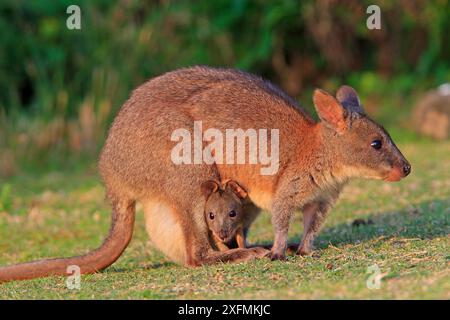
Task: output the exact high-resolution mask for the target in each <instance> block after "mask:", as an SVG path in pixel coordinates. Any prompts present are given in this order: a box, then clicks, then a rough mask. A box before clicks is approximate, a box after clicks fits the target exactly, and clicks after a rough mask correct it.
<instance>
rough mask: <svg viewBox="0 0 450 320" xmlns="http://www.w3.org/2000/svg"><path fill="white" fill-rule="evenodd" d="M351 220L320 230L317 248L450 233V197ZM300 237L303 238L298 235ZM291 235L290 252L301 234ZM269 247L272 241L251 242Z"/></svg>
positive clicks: (426, 237) (315, 244)
mask: <svg viewBox="0 0 450 320" xmlns="http://www.w3.org/2000/svg"><path fill="white" fill-rule="evenodd" d="M360 218H361V217H358V219H356V217H355V220H353V221H350V222H348V223H340V224H338V225H336V226H333V227H328V228H324V229H322V231H320V232H319V233H318V235H317V237H316V239H315V241H314V247H315V248H316V249H325V248H327V247H328V246H329V245H330V244H331V245H333V246H336V247H338V246H342V245H346V244H358V243H361V242H364V241H369V240H371V239H377V238H380V237H385V238H392V237H399V238H419V239H433V238H436V237H440V236H445V235H448V234H450V199H435V200H433V201H428V202H423V203H421V204H419V205H414V207H411V208H405V209H402V210H399V211H394V212H384V213H374V214H369V215H367V216H365V217H364V219H360ZM299 236H300V237H299ZM299 236H294V237H290V238H289V240H288V243H289V245H288V254H292V253H294V252H295V251H296V247H298V244H299V243H300V239H301V235H299ZM251 246H252V247H253V246H263V247H265V248H270V247H271V246H272V242H271V241H261V242H258V243H254V244H253V243H252V245H251Z"/></svg>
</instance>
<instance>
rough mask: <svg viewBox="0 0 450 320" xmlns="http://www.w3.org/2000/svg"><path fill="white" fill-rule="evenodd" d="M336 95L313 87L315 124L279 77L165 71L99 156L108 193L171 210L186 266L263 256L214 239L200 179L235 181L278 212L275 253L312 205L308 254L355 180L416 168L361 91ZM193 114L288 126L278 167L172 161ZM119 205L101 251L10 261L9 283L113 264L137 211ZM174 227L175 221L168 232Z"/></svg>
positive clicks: (219, 123) (1, 277) (128, 107)
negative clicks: (264, 171)
mask: <svg viewBox="0 0 450 320" xmlns="http://www.w3.org/2000/svg"><path fill="white" fill-rule="evenodd" d="M337 99H338V100H336V99H335V98H333V97H331V96H330V95H329V94H328V93H326V92H324V91H316V92H315V93H314V102H315V104H316V109H317V111H318V114H319V117H320V118H321V121H320V122H318V123H316V122H314V121H313V120H312V119H311V117H310V116H309V115H307V114H306V113H305V112H304V111H303V110H302V109H301V108H300V107H299V106H298V105H297V104H296V102H295V101H294V100H293V99H292V98H290V97H289V96H287V95H286V94H285V93H283V92H282V91H281V90H280V89H278V88H277V87H275V86H274V85H273V84H271V83H269V82H266V81H263V80H261V79H260V78H258V77H255V76H252V75H249V74H247V73H244V72H240V71H236V70H229V69H213V68H207V67H193V68H187V69H180V70H177V71H173V72H169V73H166V74H165V75H162V76H159V77H156V78H154V79H152V80H150V81H148V82H146V83H145V84H143V85H142V86H140V87H139V88H137V89H136V90H135V91H134V92H133V94H132V96H131V97H130V99H129V100H128V101H127V102H126V103H125V104H124V105H123V107H122V108H121V110H120V112H119V114H118V115H117V117H116V119H115V120H114V123H113V124H112V127H111V129H110V131H109V135H108V138H107V140H106V143H105V146H104V148H103V151H102V154H101V156H100V161H99V169H100V173H101V175H102V177H103V181H104V183H105V186H106V189H107V192H108V196H109V197H110V199H111V200H112V201H113V203H127V204H128V206H127V208H129V207H130V205H131V204H133V203H134V202H135V201H141V202H144V203H145V202H153V203H160V204H161V205H163V207H164V208H170V209H165V211H164V212H161V214H170V215H171V217H174V219H176V220H175V221H177V224H178V225H179V228H181V229H182V233H181V234H182V237H181V238H177V239H174V241H176V242H177V243H174V245H176V244H180V243H181V244H182V245H183V246H184V248H185V250H184V254H183V255H182V257H180V259H178V260H180V262H181V263H184V264H186V265H201V264H207V263H215V262H218V261H245V260H248V259H252V258H256V257H261V256H264V255H265V254H266V251H265V250H264V249H262V248H249V249H232V250H229V251H226V252H217V251H214V250H213V248H212V247H211V245H210V243H209V239H208V228H207V227H206V225H205V221H204V217H203V205H204V200H202V195H201V192H200V190H199V188H198V187H196V186H199V185H200V184H201V183H202V182H203V181H205V180H209V179H218V178H219V177H222V178H223V179H233V180H235V181H238V182H239V183H240V184H241V185H242V186H243V187H244V188H245V189H246V190H247V191H248V194H249V197H250V199H251V200H252V201H253V202H254V203H255V204H256V205H257V206H258V207H260V208H264V209H268V210H270V211H271V212H272V222H273V226H274V230H275V242H274V245H273V247H272V252H271V257H272V259H283V258H284V256H285V249H286V240H287V233H288V227H289V220H290V217H291V215H292V214H293V212H294V211H295V210H296V209H297V208H301V209H303V211H304V227H305V232H304V235H303V240H302V243H301V245H300V247H299V250H298V252H299V253H301V254H306V253H309V252H310V250H311V244H312V239H313V236H314V234H315V233H316V232H317V230H318V229H319V227H320V224H321V222H322V221H323V219H324V217H325V216H326V214H327V212H328V211H329V209H330V208H331V206H332V205H333V203H334V202H335V201H336V199H337V197H338V195H339V192H340V190H341V188H342V186H343V185H344V184H345V183H346V181H347V180H348V179H349V178H353V177H366V178H376V179H389V177H390V176H391V172H392V170H395V171H396V172H401V173H402V175H403V176H405V175H406V174H408V173H409V164H408V163H407V161H406V160H405V159H404V157H403V156H402V155H401V153H400V151H399V150H398V149H397V148H396V146H395V144H394V143H393V142H392V141H391V139H390V138H389V136H388V135H387V133H386V132H385V131H384V130H383V129H382V128H381V127H380V126H378V125H377V124H376V123H374V122H373V121H371V120H370V119H368V118H367V117H366V116H365V115H364V113H363V111H362V109H361V107H360V105H359V99H358V98H357V96H356V93H355V92H354V90H353V89H351V88H349V87H342V88H341V89H340V90H339V91H338V94H337ZM194 120H201V121H203V129H204V130H206V129H207V128H208V127H212V128H217V129H220V130H225V129H227V128H241V129H244V130H245V129H248V128H255V129H260V128H268V129H271V128H277V129H279V130H280V168H279V171H278V172H277V174H275V175H273V176H262V175H260V173H259V167H260V166H259V165H250V164H244V165H236V164H235V165H217V167H215V166H208V165H205V164H203V165H175V164H173V163H172V162H171V159H170V153H171V149H172V148H173V146H174V144H175V143H174V142H172V141H170V136H171V134H172V132H173V130H175V129H179V128H185V129H188V130H192V127H193V121H194ZM372 139H382V141H383V148H382V149H381V150H377V152H375V150H373V149H371V147H370V141H372ZM399 168H400V169H399ZM153 207H154V206H153ZM114 212H115V214H114V220H116V223H115V224H114V226H115V227H114V228H112V233H111V235H110V237H109V238H108V240H107V241H106V242H105V244H104V245H103V246H102V247H100V249H98V250H96V251H94V252H92V253H90V254H87V255H86V256H83V257H81V258H71V259H69V260H67V259H58V261H59V262H58V264H57V266H56V265H55V263H53V262H52V260H44V261H42V262H40V265H42V266H43V267H42V268H41V269H39V270H38V271H36V272H34V271H33V270H35V269H34V268H35V265H36V262H34V263H26V264H22V265H16V266H10V267H5V268H1V269H0V281H6V280H12V279H23V278H31V277H38V276H46V275H50V274H62V273H64V271H65V270H64V267H65V266H66V265H68V264H69V263H70V264H79V265H81V268H82V272H93V271H96V270H100V269H103V268H104V267H106V266H108V265H109V264H111V263H113V262H114V261H115V260H116V259H117V257H118V256H120V254H121V253H122V251H123V250H124V249H125V247H126V245H127V243H128V241H129V237H130V236H131V230H132V220H133V217H134V210H117V208H116V210H115V211H114ZM155 214H157V213H153V215H152V214H150V215H148V216H149V217H150V218H149V219H147V225H150V226H151V225H152V224H153V226H155V225H156V228H158V221H156V220H158V219H156V220H155V221H153V220H154V219H152V217H154V215H155ZM170 232H171V230H170V226H169V227H167V230H163V232H162V234H163V235H164V236H167V235H168V234H170ZM150 236H151V235H150ZM56 267H57V268H56Z"/></svg>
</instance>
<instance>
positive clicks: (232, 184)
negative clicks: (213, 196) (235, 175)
mask: <svg viewBox="0 0 450 320" xmlns="http://www.w3.org/2000/svg"><path fill="white" fill-rule="evenodd" d="M225 188H230V189H231V190H232V191H233V192H234V193H235V194H236V195H237V196H238V197H239V198H241V199H245V198H247V191H245V190H244V188H242V187H241V186H240V185H239V184H238V183H237V182H236V181H233V180H229V181H227V182H226V183H225Z"/></svg>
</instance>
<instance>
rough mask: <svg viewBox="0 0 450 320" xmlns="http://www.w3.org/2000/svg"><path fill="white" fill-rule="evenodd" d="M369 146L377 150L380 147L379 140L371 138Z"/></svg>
mask: <svg viewBox="0 0 450 320" xmlns="http://www.w3.org/2000/svg"><path fill="white" fill-rule="evenodd" d="M370 146H371V147H372V148H374V149H376V150H379V149H381V140H378V139H377V140H373V141H372V142H371V143H370Z"/></svg>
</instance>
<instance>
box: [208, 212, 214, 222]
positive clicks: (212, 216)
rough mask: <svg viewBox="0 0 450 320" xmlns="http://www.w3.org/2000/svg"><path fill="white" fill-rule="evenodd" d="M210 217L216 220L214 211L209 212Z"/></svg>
mask: <svg viewBox="0 0 450 320" xmlns="http://www.w3.org/2000/svg"><path fill="white" fill-rule="evenodd" d="M209 218H210V219H211V220H214V213H212V212H210V213H209Z"/></svg>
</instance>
